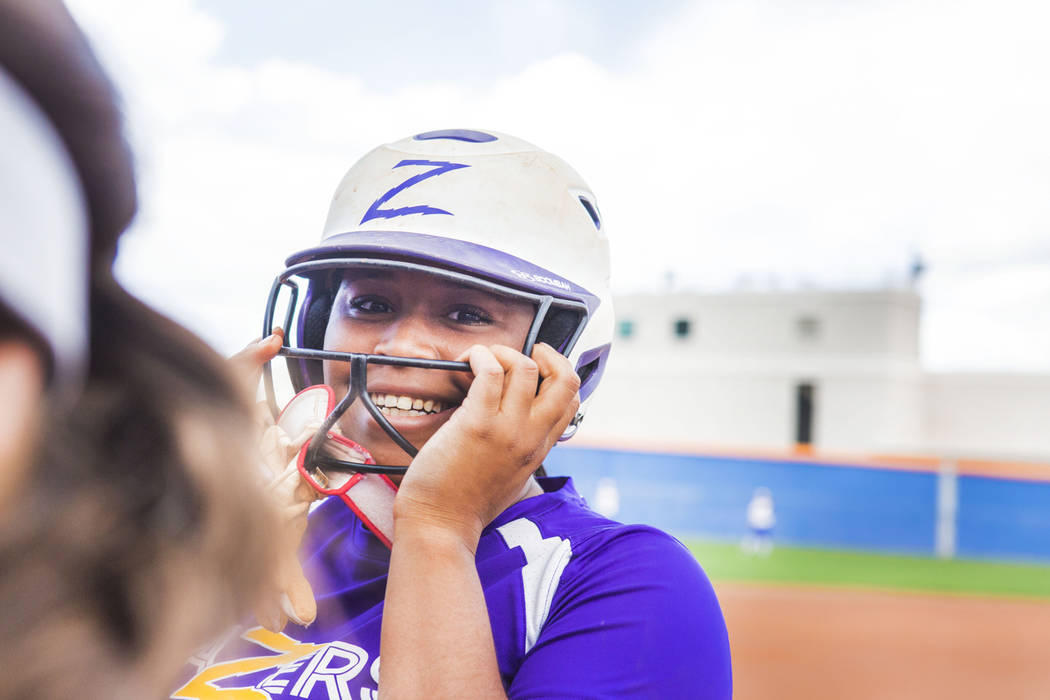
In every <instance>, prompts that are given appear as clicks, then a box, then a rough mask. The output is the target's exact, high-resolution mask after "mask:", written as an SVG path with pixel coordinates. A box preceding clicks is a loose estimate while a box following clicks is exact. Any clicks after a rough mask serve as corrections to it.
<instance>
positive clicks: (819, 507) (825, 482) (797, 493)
mask: <svg viewBox="0 0 1050 700" xmlns="http://www.w3.org/2000/svg"><path fill="white" fill-rule="evenodd" d="M546 466H547V471H548V473H550V474H563V475H568V476H571V477H572V478H573V481H574V483H575V484H576V488H577V490H578V491H579V492H580V494H581V495H582V496H583V497H584V498H586V499H587V500H588V502H592V503H593V501H594V497H595V492H596V489H597V486H598V481H599V479H603V478H611V479H614V480H615V483H616V486H617V489H618V491H619V498H620V509H619V512H618V513H617V515H616V516H615V517H616V519H617V520H621V521H623V522H630V523H647V524H650V525H654V526H656V527H659V528H660V529H662V530H666V531H668V532H671V533H673V534H676V535H679V536H700V537H708V538H715V539H723V540H736V539H739V538H742V537H743V536H744V535H745V534H746V533H747V522H746V517H745V514H746V509H747V503H748V501H749V500H750V499H751V495H752V493H753V492H754V489H755V488H756V487H758V486H765V487H768V488H769V489H770V490H771V491H772V493H773V498H774V501H775V504H776V515H777V524H776V528H775V530H774V534H775V538H776V540H777V541H778V542H781V543H785V544H792V545H800V546H809V547H828V548H840V549H860V550H874V551H881V552H894V553H907V554H921V555H932V554H933V553H934V552H935V529H936V520H937V512H936V511H937V478H938V477H937V474H936V473H933V472H929V471H909V470H900V469H883V468H874V467H870V466H860V465H849V464H826V463H817V462H805V461H795V460H790V461H787V460H784V461H781V460H775V459H761V458H755V459H752V458H740V457H722V456H704V455H680V454H667V453H653V452H634V451H621V450H609V449H597V448H579V447H568V446H563V447H559V448H556V449H554V450H553V451H552V452H551V454H550V455H549V456H548V458H547V460H546ZM956 551H957V556H960V557H980V558H997V559H1024V560H1046V561H1050V483H1046V482H1033V481H1017V480H1008V479H992V478H985V477H971V476H960V477H958V510H957V519H956Z"/></svg>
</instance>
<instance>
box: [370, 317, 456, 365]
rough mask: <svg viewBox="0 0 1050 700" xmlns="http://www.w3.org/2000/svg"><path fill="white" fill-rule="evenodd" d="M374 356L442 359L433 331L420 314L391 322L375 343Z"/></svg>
mask: <svg viewBox="0 0 1050 700" xmlns="http://www.w3.org/2000/svg"><path fill="white" fill-rule="evenodd" d="M374 352H375V354H376V355H388V356H391V357H423V358H426V359H428V360H439V359H442V358H441V355H440V353H439V351H438V348H437V343H436V338H435V332H434V329H432V328H430V327H429V324H428V323H427V321H426V319H425V318H423V317H422V315H420V314H407V315H404V316H401V317H400V318H398V319H397V320H395V321H393V322H391V323H390V324H389V325H388V326H387V327H386V329H385V330H384V331H383V333H382V335H381V336H380V338H379V342H378V343H376V347H375V350H374Z"/></svg>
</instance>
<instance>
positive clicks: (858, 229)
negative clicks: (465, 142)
mask: <svg viewBox="0 0 1050 700" xmlns="http://www.w3.org/2000/svg"><path fill="white" fill-rule="evenodd" d="M69 1H70V5H71V9H72V10H73V12H74V14H75V15H76V16H77V17H78V19H79V20H80V21H81V23H82V24H83V25H84V27H85V29H86V30H87V32H88V34H89V36H90V37H92V39H93V41H94V42H95V44H96V48H97V50H98V51H99V53H100V54H101V55H102V57H103V60H104V62H105V63H106V64H107V66H108V67H109V68H110V70H111V72H112V73H113V75H114V76H115V79H116V81H117V83H118V85H119V87H120V88H121V90H122V92H123V94H124V98H125V101H126V103H127V112H128V115H129V119H130V123H131V128H132V135H133V140H134V143H135V146H136V150H137V153H138V157H139V170H140V176H141V177H140V183H141V185H140V189H141V198H142V200H143V204H142V208H141V212H140V215H139V217H138V220H137V222H136V224H135V226H134V228H133V230H132V232H131V234H130V235H129V236H126V237H125V241H124V243H123V244H122V248H121V253H120V257H119V260H118V265H119V273H120V275H121V277H122V279H124V280H125V282H126V284H127V285H128V286H129V287H130V288H131V289H132V290H133V291H135V292H136V293H137V294H139V295H140V296H142V297H143V298H145V299H147V300H149V301H150V302H152V303H154V304H156V305H158V306H160V307H161V308H163V309H165V310H166V311H168V312H169V313H171V314H172V315H174V316H176V317H177V318H178V319H179V320H181V321H182V322H184V323H185V324H187V325H189V326H190V327H191V328H193V329H194V330H196V331H197V332H199V333H201V334H202V335H203V336H204V337H205V338H206V339H208V340H209V341H210V342H212V343H213V344H214V345H215V346H216V347H217V348H218V349H219V350H220V351H223V352H232V351H234V350H235V349H237V348H238V347H240V346H241V345H243V344H244V342H245V341H246V340H248V339H250V338H251V337H253V336H255V335H257V334H258V331H259V330H260V329H259V326H260V325H261V316H262V310H263V304H264V302H265V295H266V292H267V290H268V288H269V284H270V281H271V280H272V278H273V276H274V275H275V274H276V273H277V272H279V271H280V268H281V261H282V260H283V259H284V258H285V257H286V256H287V254H289V253H290V252H292V251H295V250H297V249H300V248H303V247H306V246H308V245H310V244H312V243H314V242H315V241H316V240H317V239H318V237H319V235H320V231H321V226H322V223H323V221H324V215H325V210H326V208H327V205H328V200H329V197H330V196H331V192H332V190H333V189H334V187H335V184H336V183H337V181H338V180H339V178H340V177H341V175H342V173H343V172H344V171H345V170H346V169H347V168H348V167H349V165H350V164H351V163H352V162H353V161H354V160H356V159H357V158H358V157H359V156H360V155H362V154H363V153H364V152H365V151H367V150H369V149H370V148H372V147H373V146H375V145H376V144H378V143H381V142H385V141H391V140H395V139H397V138H400V137H402V136H406V135H410V134H413V133H417V132H420V131H427V130H431V129H435V128H447V127H475V128H479V127H480V128H490V129H496V130H499V131H504V132H508V133H512V134H515V135H517V136H521V137H522V138H525V139H527V140H529V141H532V142H534V143H536V144H538V145H540V146H542V147H544V148H546V149H548V150H551V151H553V152H555V153H558V154H559V155H561V156H562V157H564V158H565V159H566V160H568V161H569V162H570V163H572V164H573V165H574V166H575V167H576V169H577V170H579V171H580V172H581V173H582V174H583V176H584V177H585V178H586V179H587V180H588V181H589V182H590V184H591V186H592V187H593V188H594V189H595V191H596V192H597V193H598V197H599V200H600V202H601V207H602V211H603V214H604V216H605V220H606V222H607V225H608V227H609V231H610V235H611V237H612V239H613V246H614V270H613V271H614V287H615V288H616V289H619V290H622V291H629V290H635V289H659V288H661V287H662V286H663V285H665V284H666V283H667V280H668V279H669V278H672V277H673V279H674V283H675V284H676V285H677V286H678V287H679V288H695V289H703V290H731V289H737V288H740V287H746V288H751V289H773V288H777V289H793V288H799V287H805V286H812V287H820V288H879V287H883V286H887V285H900V284H903V283H905V282H906V280H907V277H908V270H909V268H910V266H911V264H912V261H913V260H914V259H915V258H916V256H921V259H922V260H923V261H924V262H925V264H926V266H927V272H926V274H925V276H924V278H923V281H922V282H921V286H920V289H921V291H922V293H923V298H924V317H923V335H922V343H923V346H922V353H923V360H924V363H925V365H926V366H927V367H928V368H930V369H934V370H957V369H962V370H982V369H988V370H1009V371H1050V128H1047V124H1050V42H1048V41H1047V40H1046V32H1045V29H1046V27H1047V26H1050V4H1048V3H1045V2H1043V1H1042V0H952V1H951V2H948V1H946V0H849V1H847V2H843V1H842V0H793V1H792V2H773V0H702V1H701V0H646V1H645V2H642V1H641V0H638V1H637V2H628V1H626V0H624V1H617V2H610V1H608V0H530V1H528V2H525V1H514V0H446V1H445V2H441V3H435V2H427V1H425V0H401V1H400V2H397V3H380V2H356V1H355V2H351V1H349V0H347V1H344V2H336V1H335V0H330V1H328V2H322V1H321V0H299V1H298V2H295V3H292V2H285V1H281V0H254V1H253V2H248V1H247V0H150V1H149V2H141V0H69Z"/></svg>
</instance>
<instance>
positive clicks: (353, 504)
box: [277, 384, 397, 547]
mask: <svg viewBox="0 0 1050 700" xmlns="http://www.w3.org/2000/svg"><path fill="white" fill-rule="evenodd" d="M335 405H336V400H335V391H334V390H333V389H332V388H331V387H329V386H327V385H325V384H316V385H314V386H311V387H307V388H306V389H303V390H302V391H300V392H299V393H298V394H296V395H295V397H294V398H293V399H292V400H291V401H289V402H288V405H287V406H285V407H284V410H283V411H281V415H280V416H279V417H278V419H277V425H278V426H280V427H281V428H282V429H283V430H284V431H285V433H287V434H288V435H292V436H294V435H300V434H301V433H302V432H303V431H304V430H305V429H306V428H307V427H308V426H309V425H311V424H314V425H317V424H320V423H321V422H322V421H323V420H324V419H325V418H326V417H327V416H328V414H329V413H331V412H332V410H333V409H334V408H335ZM327 438H328V442H329V443H330V445H331V446H332V447H334V448H337V449H338V451H339V453H340V456H341V457H343V458H344V459H346V458H348V457H349V458H350V459H349V460H348V461H354V462H359V463H361V464H375V460H374V459H373V458H372V455H371V454H370V453H369V452H368V450H366V449H365V448H364V447H362V446H361V445H359V444H357V443H356V442H354V441H353V440H350V439H349V438H346V437H343V436H342V435H339V434H337V433H334V432H329V433H328V435H327ZM309 448H310V442H309V441H307V442H306V443H305V444H303V446H302V448H301V449H300V450H299V457H298V460H297V466H298V468H299V474H300V475H301V476H302V478H303V479H305V480H306V482H307V483H308V484H310V486H312V487H313V489H314V490H315V491H317V492H318V493H321V494H324V495H326V496H338V497H339V498H340V499H341V500H342V501H343V503H345V504H346V505H347V506H348V507H349V508H350V510H352V511H354V513H355V514H356V515H357V517H359V518H360V519H361V522H363V523H364V524H365V526H366V527H368V529H369V530H371V531H372V533H373V534H375V536H376V537H378V538H379V540H380V541H381V542H382V543H383V544H385V545H386V546H387V547H391V546H392V543H393V537H394V497H395V496H396V495H397V486H395V485H394V482H392V481H391V480H390V478H389V477H387V476H386V475H385V474H372V473H366V472H355V473H352V474H350V475H349V477H348V478H346V479H345V480H342V479H341V480H340V482H339V484H338V485H337V486H332V487H328V484H322V483H319V481H318V472H317V470H315V469H313V468H311V467H309V466H308V465H307V464H306V454H307V451H308V450H309ZM321 474H323V473H321Z"/></svg>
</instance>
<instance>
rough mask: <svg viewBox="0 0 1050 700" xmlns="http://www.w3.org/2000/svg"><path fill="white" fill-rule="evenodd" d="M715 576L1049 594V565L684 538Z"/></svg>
mask: <svg viewBox="0 0 1050 700" xmlns="http://www.w3.org/2000/svg"><path fill="white" fill-rule="evenodd" d="M684 542H685V544H686V545H687V546H688V547H689V549H690V550H691V551H692V552H693V554H694V555H696V558H697V560H698V561H699V562H700V564H701V565H702V566H703V567H704V570H705V571H706V572H707V575H708V576H709V577H710V578H711V579H712V580H713V581H716V582H717V581H747V582H762V583H794V584H811V585H825V586H858V587H865V588H887V589H898V590H900V589H904V590H911V591H930V592H939V593H962V594H976V595H1001V596H1021V597H1026V598H1031V597H1036V598H1050V566H1042V565H1038V564H1014V563H1002V562H988V561H975V560H965V559H953V560H940V559H935V558H932V557H918V556H892V555H882V554H869V553H860V552H852V551H841V550H828V549H808V548H800V547H779V546H778V547H777V548H776V549H775V550H774V551H773V553H772V554H770V555H769V556H768V557H759V556H754V555H748V554H745V553H744V552H742V551H741V550H740V547H738V546H737V545H736V544H728V543H725V542H710V541H703V540H688V539H687V540H684Z"/></svg>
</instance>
